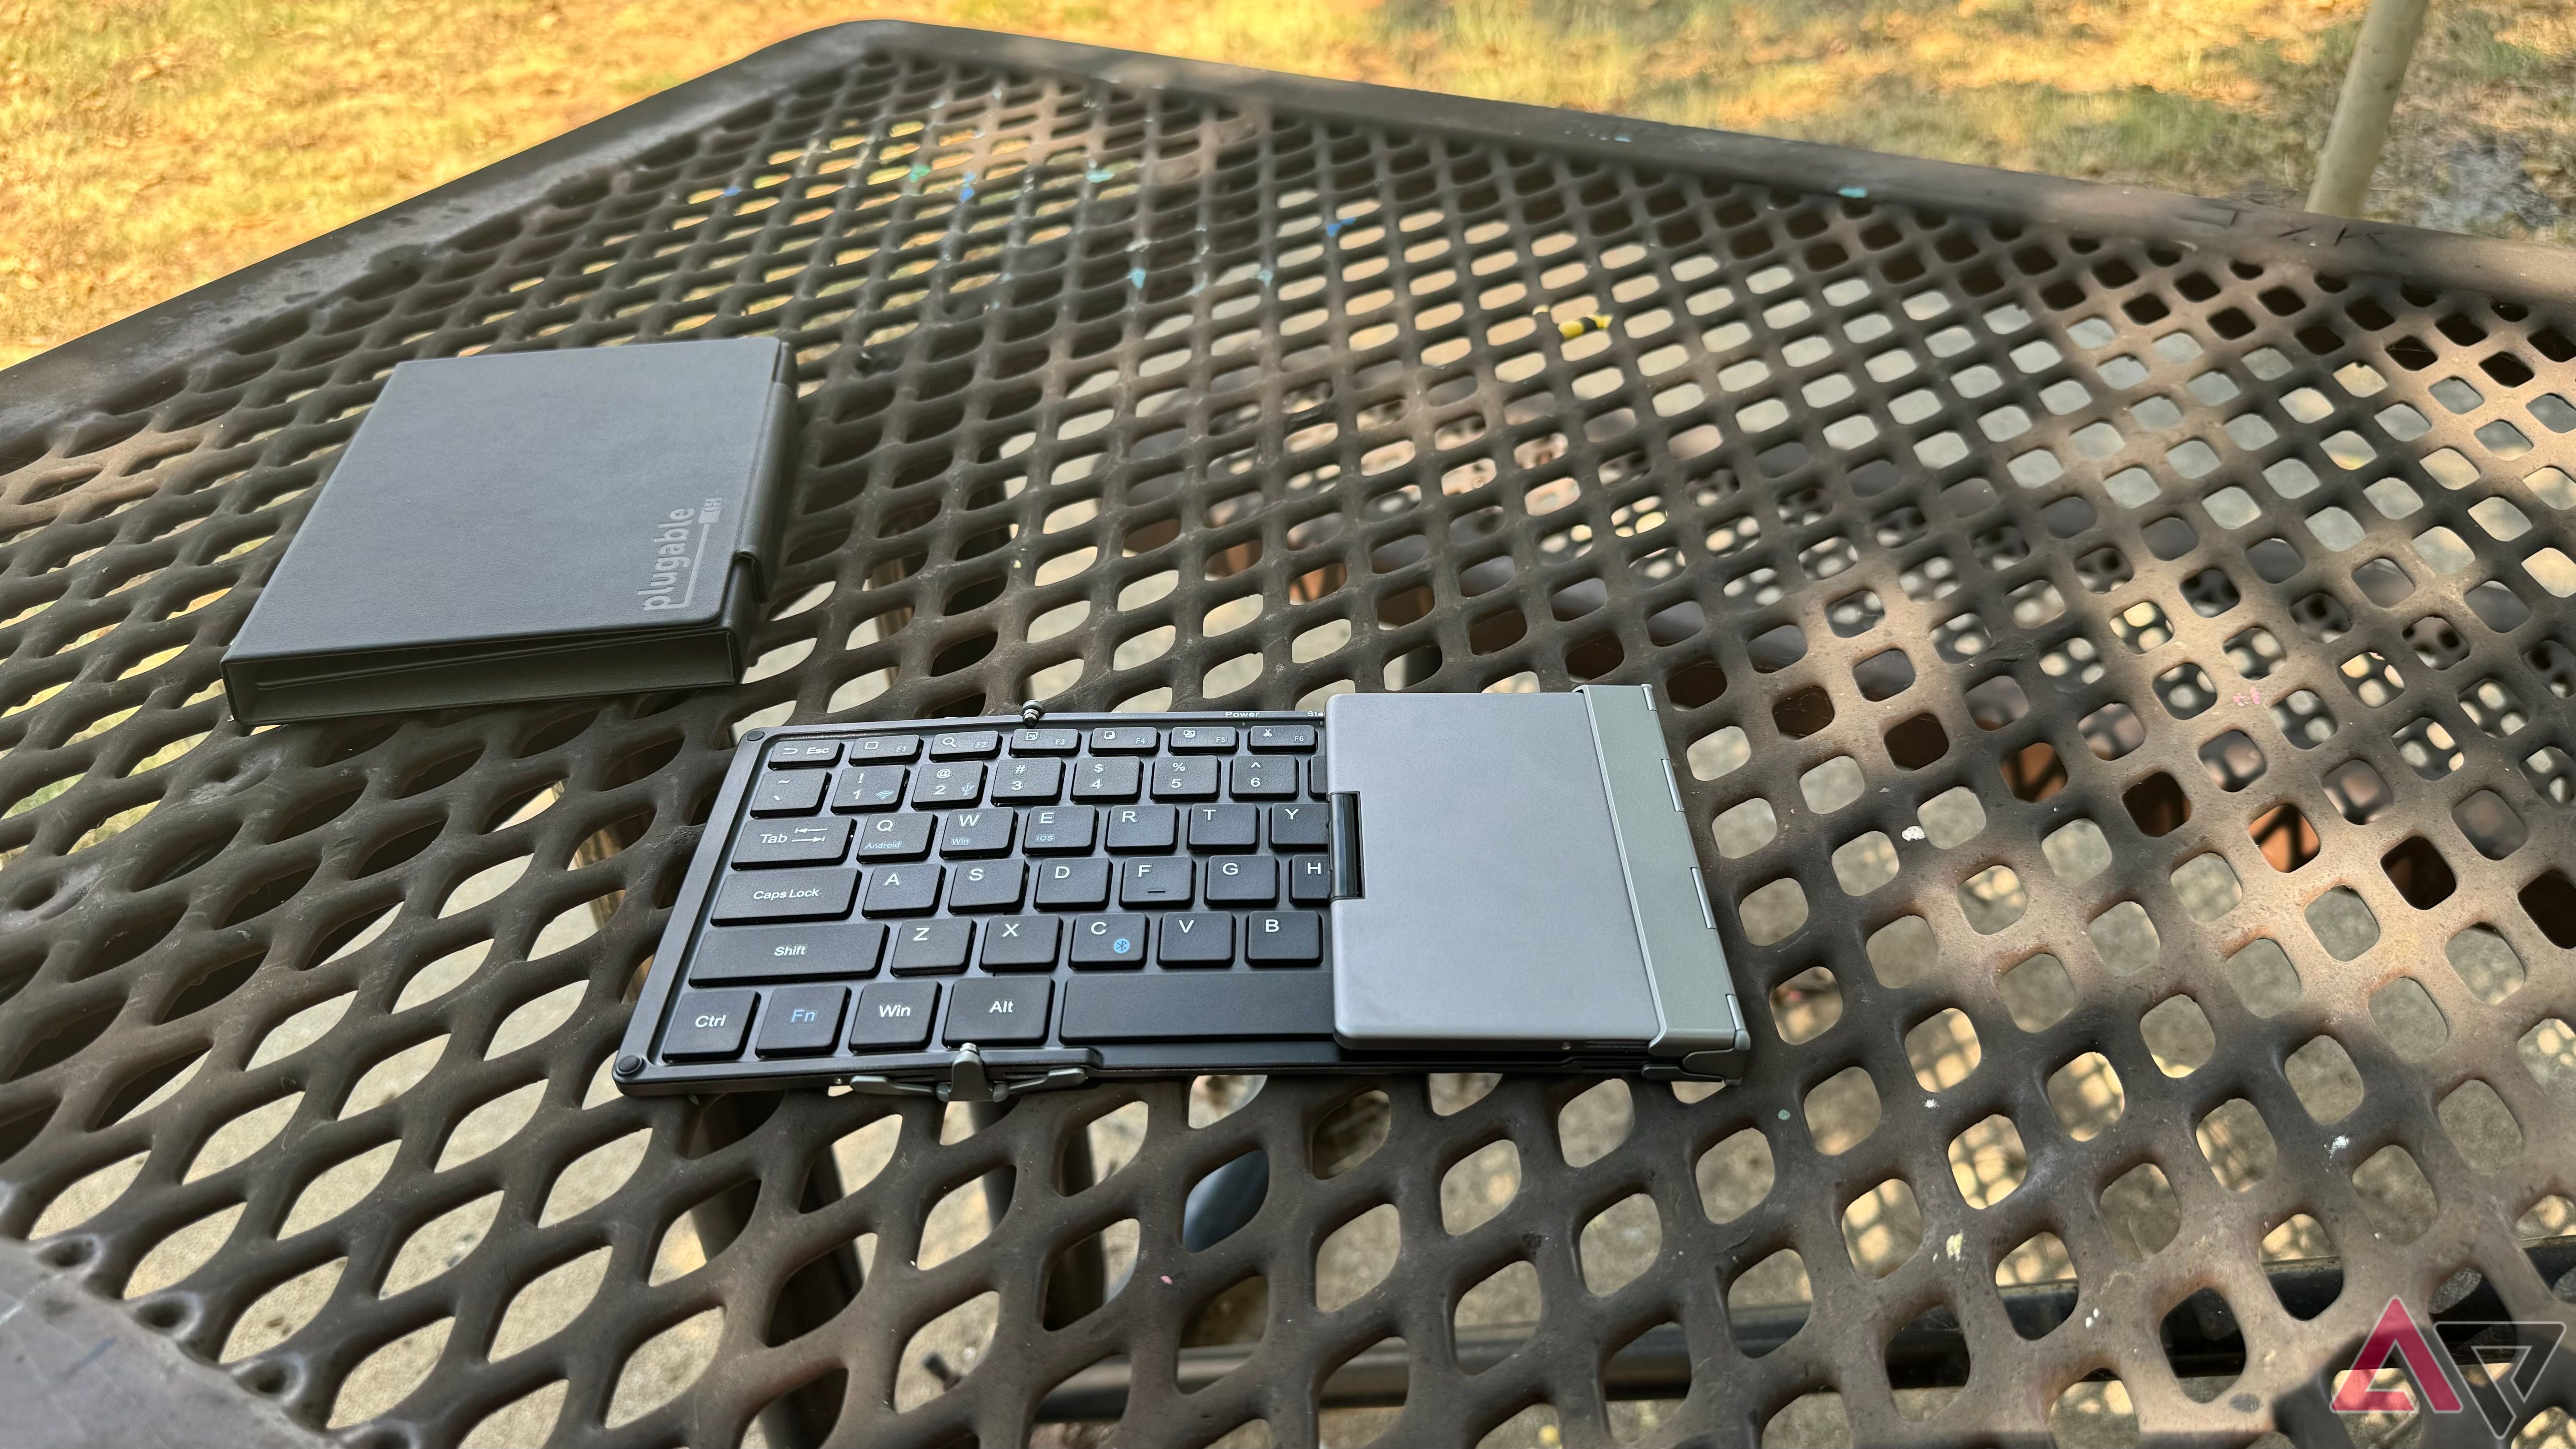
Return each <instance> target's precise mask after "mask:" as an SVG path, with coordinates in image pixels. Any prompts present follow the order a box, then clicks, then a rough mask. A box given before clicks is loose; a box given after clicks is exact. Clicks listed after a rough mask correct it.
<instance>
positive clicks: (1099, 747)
mask: <svg viewBox="0 0 2576 1449" xmlns="http://www.w3.org/2000/svg"><path fill="white" fill-rule="evenodd" d="M1162 742H1163V736H1162V732H1161V731H1159V730H1156V729H1154V728H1152V727H1151V726H1148V725H1102V726H1101V727H1100V728H1098V729H1096V730H1093V731H1092V732H1091V749H1092V753H1094V754H1100V755H1150V754H1152V753H1154V750H1155V747H1156V746H1158V745H1160V744H1162Z"/></svg>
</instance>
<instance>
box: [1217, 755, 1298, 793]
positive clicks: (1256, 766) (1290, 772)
mask: <svg viewBox="0 0 2576 1449" xmlns="http://www.w3.org/2000/svg"><path fill="white" fill-rule="evenodd" d="M1231 763H1232V765H1233V766H1234V770H1233V782H1234V783H1233V789H1234V798H1235V799H1237V800H1293V799H1295V798H1297V762H1296V761H1295V760H1293V759H1271V758H1265V757H1263V756H1261V755H1243V756H1239V757H1237V758H1236V759H1234V760H1233V761H1232V762H1231Z"/></svg>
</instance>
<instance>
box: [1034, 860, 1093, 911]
mask: <svg viewBox="0 0 2576 1449" xmlns="http://www.w3.org/2000/svg"><path fill="white" fill-rule="evenodd" d="M1037 903H1038V909H1040V910H1059V911H1061V910H1080V909H1083V908H1086V907H1088V908H1089V909H1092V910H1098V909H1099V908H1100V907H1102V906H1105V905H1107V904H1109V862H1107V861H1105V860H1049V861H1041V862H1040V863H1039V864H1038V888H1037Z"/></svg>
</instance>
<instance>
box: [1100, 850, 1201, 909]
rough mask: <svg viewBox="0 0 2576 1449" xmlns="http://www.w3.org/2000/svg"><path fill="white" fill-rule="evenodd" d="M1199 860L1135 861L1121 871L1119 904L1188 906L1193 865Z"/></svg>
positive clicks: (1128, 863)
mask: <svg viewBox="0 0 2576 1449" xmlns="http://www.w3.org/2000/svg"><path fill="white" fill-rule="evenodd" d="M1194 863H1195V862H1193V861H1190V860H1188V859H1186V858H1184V859H1180V860H1131V861H1129V862H1127V866H1126V869H1125V870H1124V871H1123V872H1121V879H1120V880H1119V883H1118V904H1120V905H1122V906H1186V905H1188V904H1189V903H1190V875H1191V871H1190V867H1191V866H1192V865H1193V864H1194Z"/></svg>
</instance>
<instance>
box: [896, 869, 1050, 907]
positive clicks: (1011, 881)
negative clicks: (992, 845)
mask: <svg viewBox="0 0 2576 1449" xmlns="http://www.w3.org/2000/svg"><path fill="white" fill-rule="evenodd" d="M910 868H911V869H914V870H918V869H920V867H919V866H913V867H910ZM1028 873H1029V868H1028V867H1027V866H1026V865H1024V864H1022V863H1021V862H1019V861H1016V860H993V861H977V862H976V863H974V864H973V865H961V866H958V867H957V868H956V871H955V873H954V874H952V875H951V876H950V877H949V880H948V909H950V910H952V911H1007V910H1013V909H1016V908H1017V907H1018V906H1019V904H1020V888H1021V886H1022V884H1023V883H1024V882H1025V881H1026V880H1027V878H1028Z"/></svg>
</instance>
